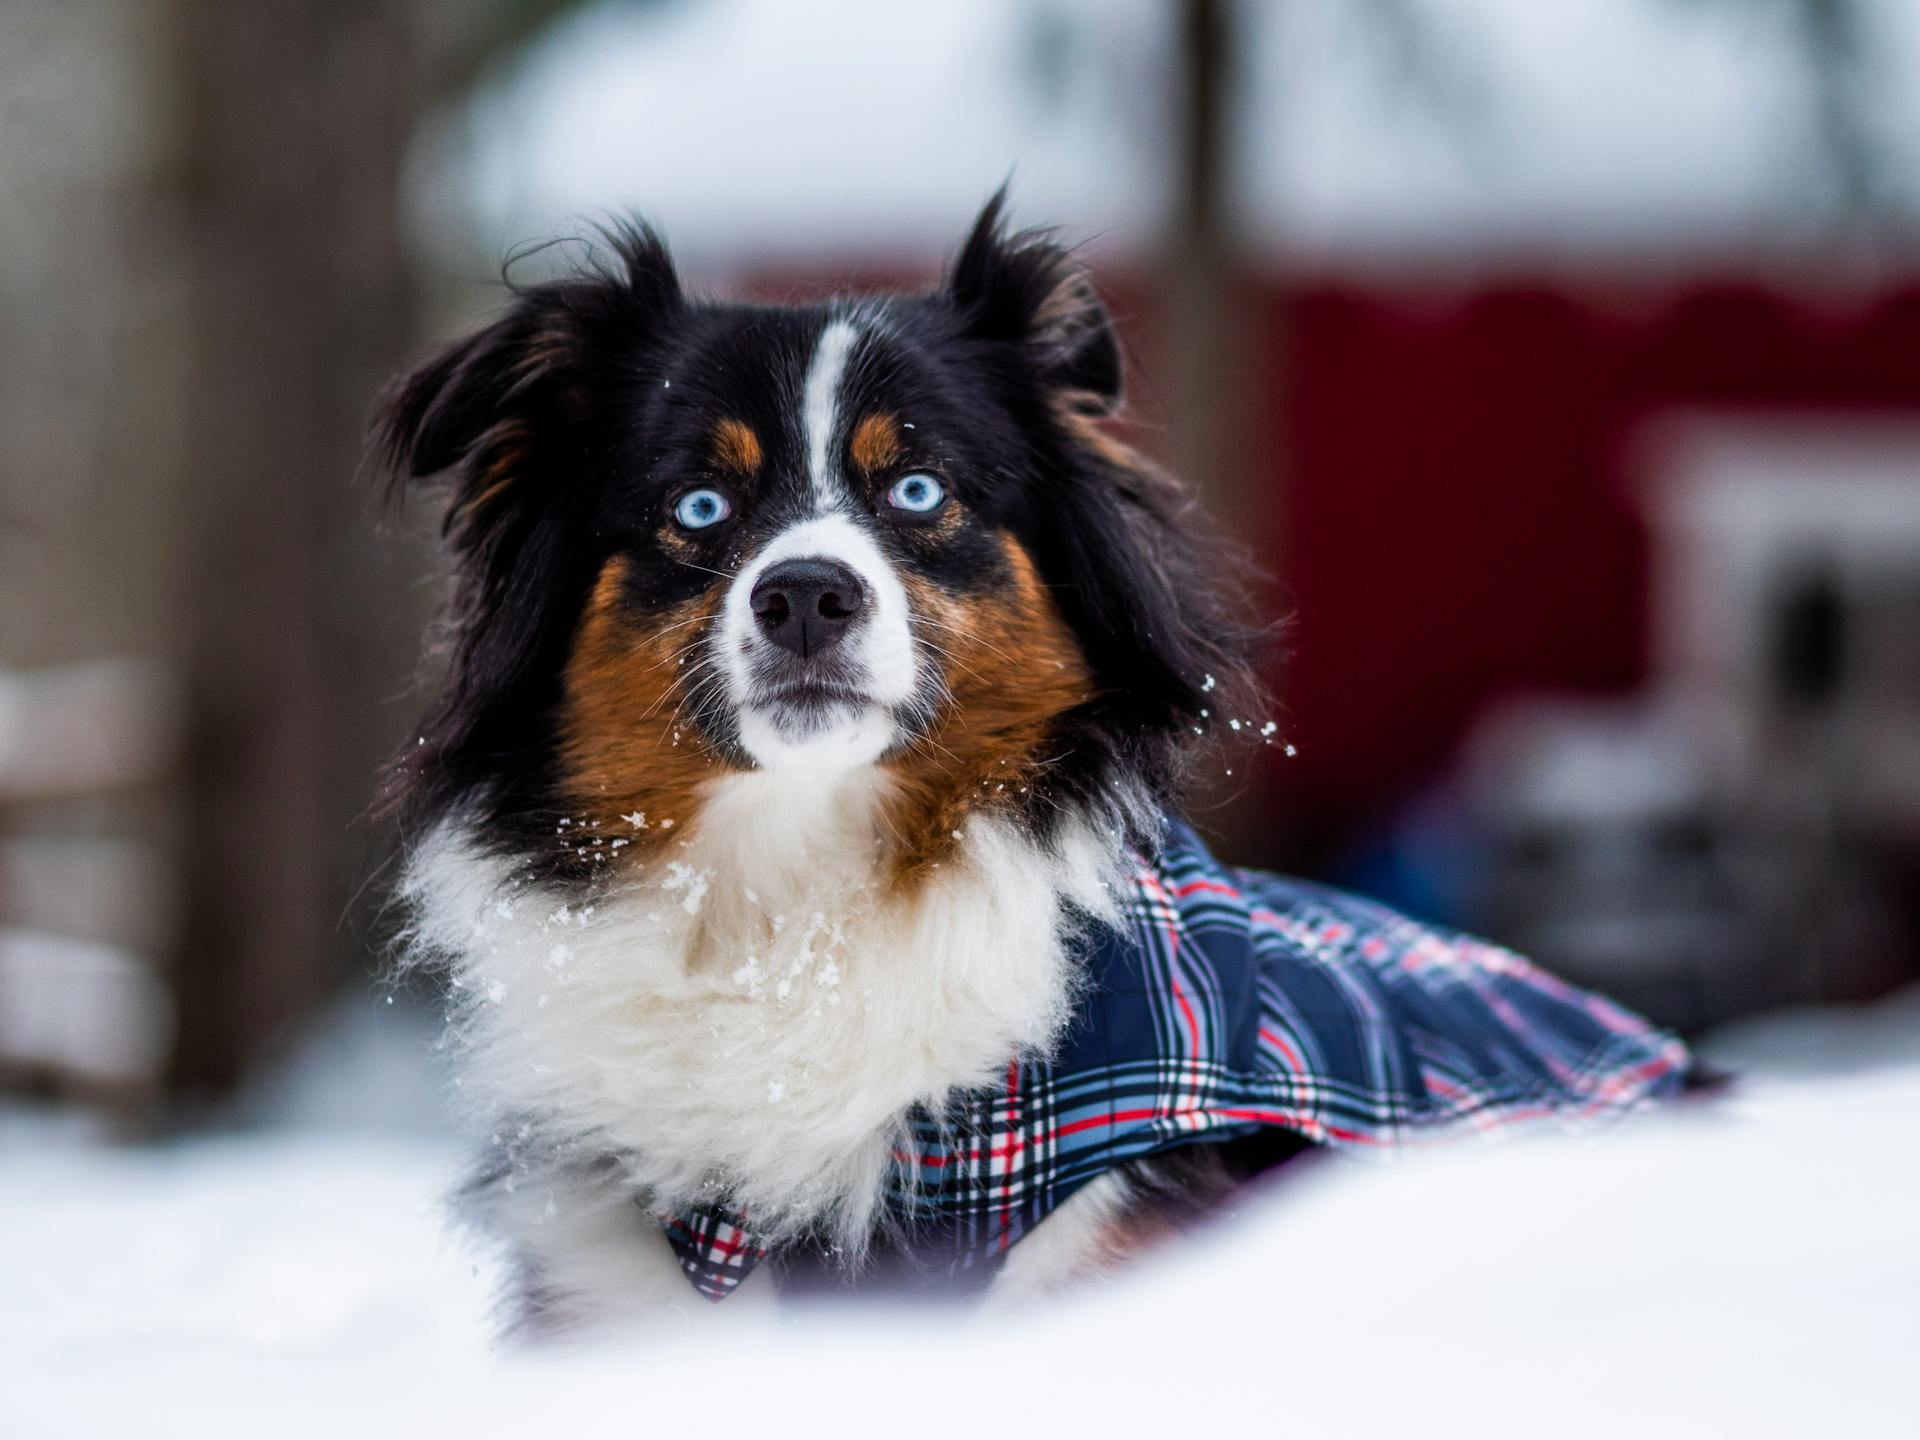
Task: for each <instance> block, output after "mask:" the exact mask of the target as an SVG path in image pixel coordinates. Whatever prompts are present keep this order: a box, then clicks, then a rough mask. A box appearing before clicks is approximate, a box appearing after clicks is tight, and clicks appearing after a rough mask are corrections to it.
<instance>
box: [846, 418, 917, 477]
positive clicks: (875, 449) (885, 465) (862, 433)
mask: <svg viewBox="0 0 1920 1440" xmlns="http://www.w3.org/2000/svg"><path fill="white" fill-rule="evenodd" d="M848 453H849V454H850V455H852V457H853V463H854V464H855V465H857V466H859V467H860V469H861V470H862V471H863V472H864V473H865V474H867V475H878V474H879V473H880V472H881V471H883V470H886V469H889V468H890V467H892V466H894V465H896V464H898V463H899V461H900V457H901V456H902V454H904V453H905V452H904V450H903V448H902V446H901V444H900V422H899V421H898V420H897V419H895V417H893V416H892V415H885V414H875V415H869V416H867V417H866V418H865V419H863V420H862V421H861V422H860V423H859V424H858V425H856V426H855V427H854V429H853V440H852V443H851V444H850V445H849V446H848Z"/></svg>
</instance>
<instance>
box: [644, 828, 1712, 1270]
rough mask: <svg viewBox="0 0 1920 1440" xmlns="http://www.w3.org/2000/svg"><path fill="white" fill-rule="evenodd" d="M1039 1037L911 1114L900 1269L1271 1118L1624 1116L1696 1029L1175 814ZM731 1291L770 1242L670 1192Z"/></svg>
mask: <svg viewBox="0 0 1920 1440" xmlns="http://www.w3.org/2000/svg"><path fill="white" fill-rule="evenodd" d="M1123 903H1124V907H1125V917H1124V922H1123V923H1122V924H1121V925H1120V926H1119V927H1117V928H1115V929H1113V930H1110V931H1107V932H1105V933H1104V934H1102V935H1100V936H1099V937H1098V938H1096V939H1095V940H1094V941H1093V943H1092V945H1091V953H1090V954H1089V956H1088V957H1087V966H1088V971H1087V983H1086V986H1085V988H1084V989H1083V991H1082V992H1081V996H1080V999H1079V1001H1078V1003H1077V1005H1076V1007H1075V1011H1074V1015H1073V1018H1072V1021H1071V1023H1070V1025H1069V1026H1068V1028H1067V1029H1066V1031H1065V1032H1064V1033H1063V1035H1062V1036H1061V1038H1060V1040H1059V1042H1058V1043H1057V1045H1056V1046H1054V1047H1053V1049H1052V1051H1051V1053H1050V1054H1049V1055H1046V1056H1028V1057H1024V1058H1023V1057H1020V1056H1016V1055H1009V1056H1008V1057H1007V1060H1006V1064H1005V1070H1004V1074H1003V1075H1002V1076H1001V1077H1000V1078H999V1079H998V1080H997V1081H996V1082H995V1083H993V1084H990V1085H985V1086H981V1087H978V1088H976V1089H974V1090H972V1091H970V1092H968V1093H966V1094H964V1095H962V1096H959V1097H957V1098H956V1099H955V1100H954V1101H952V1102H951V1103H950V1104H948V1105H946V1106H944V1107H941V1108H938V1109H934V1108H931V1107H929V1108H922V1109H920V1110H917V1111H916V1112H915V1114H914V1115H913V1116H912V1121H911V1125H910V1127H909V1134H908V1136H907V1139H906V1141H905V1143H903V1144H901V1145H899V1146H898V1147H896V1149H895V1150H894V1152H893V1155H892V1157H891V1165H890V1168H889V1173H888V1193H887V1206H886V1211H887V1218H888V1219H889V1220H891V1221H892V1222H893V1224H894V1226H895V1228H896V1233H897V1235H898V1237H899V1242H898V1248H899V1251H900V1255H901V1259H902V1260H903V1262H904V1265H905V1268H906V1270H907V1273H908V1275H909V1276H910V1277H912V1278H914V1279H917V1280H924V1281H925V1282H926V1283H929V1284H944V1285H953V1284H960V1285H966V1284H970V1283H978V1282H980V1281H983V1280H984V1279H985V1278H987V1277H988V1276H990V1275H991V1273H992V1272H993V1270H994V1269H995V1268H996V1266H997V1263H998V1261H999V1260H1000V1258H1001V1257H1002V1256H1004V1255H1005V1253H1006V1252H1007V1250H1008V1249H1009V1247H1011V1246H1012V1245H1013V1244H1015V1243H1016V1242H1017V1241H1018V1240H1019V1239H1020V1238H1021V1237H1022V1236H1023V1235H1025V1234H1027V1233H1029V1232H1030V1231H1031V1230H1032V1229H1033V1227H1034V1226H1035V1225H1036V1224H1038V1223H1039V1222H1040V1221H1041V1220H1042V1219H1043V1218H1044V1217H1045V1216H1046V1215H1047V1214H1048V1212H1050V1211H1051V1210H1053V1209H1054V1208H1055V1207H1057V1206H1058V1205H1059V1204H1060V1203H1061V1202H1062V1201H1063V1200H1065V1199H1066V1198H1067V1197H1068V1196H1069V1195H1071V1194H1072V1193H1073V1192H1074V1191H1075V1190H1077V1189H1078V1188H1079V1187H1080V1186H1082V1185H1084V1184H1086V1183H1087V1182H1088V1181H1089V1180H1091V1179H1093V1178H1094V1177H1096V1176H1097V1175H1100V1174H1101V1173H1103V1172H1104V1171H1107V1170H1109V1169H1111V1168H1112V1167H1114V1166H1116V1165H1119V1164H1121V1163H1123V1162H1125V1161H1129V1160H1133V1159H1138V1158H1140V1157H1143V1156H1147V1155H1152V1154H1155V1153H1157V1152H1160V1151H1165V1150H1168V1149H1171V1148H1173V1147H1175V1146H1180V1145H1190V1144H1196V1143H1206V1142H1218V1141H1223V1140H1229V1139H1233V1138H1236V1137H1241V1136H1246V1135H1248V1134H1250V1133H1253V1132H1256V1131H1259V1130H1261V1129H1263V1128H1273V1129H1277V1130H1281V1131H1286V1132H1290V1133H1291V1134H1293V1135H1295V1136H1298V1137H1300V1138H1301V1139H1302V1140H1304V1141H1307V1142H1311V1143H1313V1144H1317V1145H1322V1146H1327V1147H1331V1148H1333V1149H1336V1150H1343V1151H1348V1152H1352V1153H1355V1154H1366V1153H1375V1154H1379V1153H1392V1152H1393V1151H1394V1150H1396V1149H1397V1148H1399V1147H1402V1146H1407V1145H1414V1144H1420V1143H1423V1142H1426V1141H1430V1140H1438V1139H1440V1138H1442V1137H1444V1136H1446V1135H1448V1134H1449V1133H1450V1132H1469V1133H1475V1134H1480V1135H1486V1136H1493V1135H1501V1134H1505V1133H1509V1132H1512V1131H1514V1130H1516V1129H1520V1128H1524V1127H1529V1126H1538V1125H1543V1124H1546V1125H1556V1126H1560V1127H1579V1126H1584V1125H1589V1124H1593V1123H1596V1122H1599V1121H1603V1120H1606V1119H1609V1118H1611V1117H1615V1116H1618V1115H1620V1114H1623V1113H1625V1112H1627V1111H1630V1110H1632V1109H1635V1108H1637V1107H1639V1106H1640V1105H1642V1104H1643V1103H1644V1102H1645V1101H1647V1100H1648V1099H1650V1098H1652V1097H1654V1096H1656V1095H1659V1094H1662V1093H1665V1092H1667V1091H1670V1090H1672V1089H1674V1088H1676V1087H1677V1086H1678V1085H1679V1083H1680V1081H1681V1079H1682V1077H1683V1075H1684V1072H1685V1069H1686V1066H1687V1063H1688V1056H1687V1051H1686V1048H1685V1046H1683V1045H1682V1044H1681V1042H1680V1041H1679V1040H1678V1039H1676V1038H1675V1037H1674V1036H1672V1035H1670V1034H1667V1033H1666V1032H1664V1031H1661V1030H1658V1029H1656V1028H1654V1027H1653V1026H1651V1025H1649V1024H1648V1023H1647V1022H1646V1021H1644V1020H1642V1019H1641V1018H1639V1017H1638V1016H1636V1015H1633V1014H1630V1013H1629V1012H1627V1011H1625V1010H1623V1009H1621V1008H1620V1007H1619V1006H1616V1005H1614V1004H1613V1003H1611V1002H1610V1001H1607V1000H1605V999H1603V998H1601V997H1600V996H1598V995H1594V994H1590V993H1588V992H1586V991H1583V990H1579V989H1577V988H1575V987H1573V986H1571V985H1568V984H1566V983H1564V982H1562V981H1560V980H1557V979H1555V978H1554V977H1552V976H1550V975H1548V974H1546V973H1544V972H1543V971H1541V970H1539V969H1537V968H1535V967H1534V966H1533V965H1531V964H1530V963H1528V962H1527V961H1525V960H1523V959H1521V958H1520V957H1519V956H1517V955H1514V954H1512V953H1511V952H1509V951H1506V950H1502V949H1498V948H1496V947H1494V946H1491V945H1488V944H1485V943H1483V942H1481V941H1478V940H1474V939H1471V938H1469V937H1466V936H1463V935H1459V934H1456V933H1450V932H1443V931H1439V930H1435V929H1432V928H1430V927H1428V926H1425V925H1422V924H1420V923H1418V922H1416V921H1414V920H1411V919H1409V918H1407V917H1406V916H1403V915H1400V914H1397V913H1395V912H1394V911H1391V910H1389V909H1386V908H1385V907H1383V906H1380V905H1377V904H1374V903H1372V902H1369V901H1365V900H1361V899H1358V898H1356V897H1353V896H1350V895H1346V894H1342V893H1340V892H1338V891H1335V890H1331V889H1327V888H1324V887H1322V886H1318V885H1312V884H1307V883H1304V882H1301V881H1297V880H1289V879H1284V878H1281V877H1278V876H1273V875H1266V874H1261V873H1257V872H1252V871H1244V870H1233V869H1229V868H1227V867H1224V866H1222V865H1220V864H1219V863H1218V862H1216V861H1215V860H1214V858H1213V857H1212V856H1211V855H1210V854H1209V853H1208V852H1207V850H1206V848H1205V847H1204V846H1203V845H1202V844H1201V842H1200V841H1199V839H1198V838H1197V837H1196V836H1195V835H1194V834H1193V833H1192V831H1191V830H1189V829H1187V828H1186V827H1185V826H1184V825H1180V824H1177V823H1176V824H1174V825H1172V826H1171V827H1170V829H1169V833H1168V838H1167V841H1166V844H1165V846H1164V848H1163V849H1162V850H1161V852H1160V854H1159V856H1158V857H1157V858H1156V859H1154V860H1152V861H1142V862H1141V863H1140V864H1139V865H1138V867H1137V869H1136V870H1135V872H1134V874H1133V876H1132V878H1131V880H1130V881H1129V882H1127V883H1126V884H1125V885H1124V887H1123ZM659 1218H660V1220H661V1222H662V1223H663V1224H664V1225H665V1227H666V1230H667V1235H668V1238H669V1240H670V1241H671V1243H672V1245H673V1247H674V1250H675V1252H676V1253H677V1255H678V1256H679V1259H680V1262H681V1266H682V1268H683V1269H684V1270H685V1272H686V1274H687V1277H688V1279H689V1280H690V1281H691V1282H692V1283H693V1285H694V1287H695V1288H696V1289H697V1290H699V1291H700V1293H702V1294H703V1295H706V1296H707V1297H708V1298H710V1299H714V1300H718V1299H721V1298H724V1297H725V1296H726V1295H727V1294H729V1293H731V1292H732V1290H733V1289H734V1288H735V1287H736V1286H737V1285H739V1283H740V1282H741V1280H743V1279H744V1278H745V1277H746V1275H747V1274H748V1273H749V1272H750V1271H751V1270H752V1269H753V1268H754V1266H755V1265H756V1264H757V1263H758V1262H759V1261H760V1260H761V1259H762V1258H764V1257H765V1256H766V1255H767V1254H768V1253H769V1251H770V1249H778V1248H779V1244H780V1242H778V1241H774V1240H771V1239H770V1238H769V1237H767V1236H766V1235H764V1234H762V1233H760V1231H759V1230H758V1229H757V1228H756V1226H755V1224H754V1223H753V1220H752V1219H751V1218H750V1214H749V1215H742V1214H741V1213H740V1212H738V1211H737V1210H728V1209H726V1208H725V1207H722V1206H713V1205H702V1206H693V1207H689V1208H686V1209H684V1210H680V1211H674V1212H665V1213H660V1214H659Z"/></svg>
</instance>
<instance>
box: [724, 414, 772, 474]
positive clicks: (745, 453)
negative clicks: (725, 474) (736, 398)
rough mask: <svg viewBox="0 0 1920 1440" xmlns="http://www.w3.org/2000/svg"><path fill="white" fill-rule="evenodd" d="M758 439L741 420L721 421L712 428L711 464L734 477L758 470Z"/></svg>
mask: <svg viewBox="0 0 1920 1440" xmlns="http://www.w3.org/2000/svg"><path fill="white" fill-rule="evenodd" d="M760 458H761V457H760V437H759V436H757V435H755V434H754V433H753V430H752V429H751V428H750V427H749V426H748V425H747V424H746V423H745V422H744V421H741V420H722V421H721V422H720V423H719V424H718V425H715V426H714V427H713V463H714V464H715V465H717V466H719V467H720V468H721V469H722V470H731V471H733V472H734V474H736V475H751V474H753V473H754V472H755V471H756V470H758V469H759V468H760Z"/></svg>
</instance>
